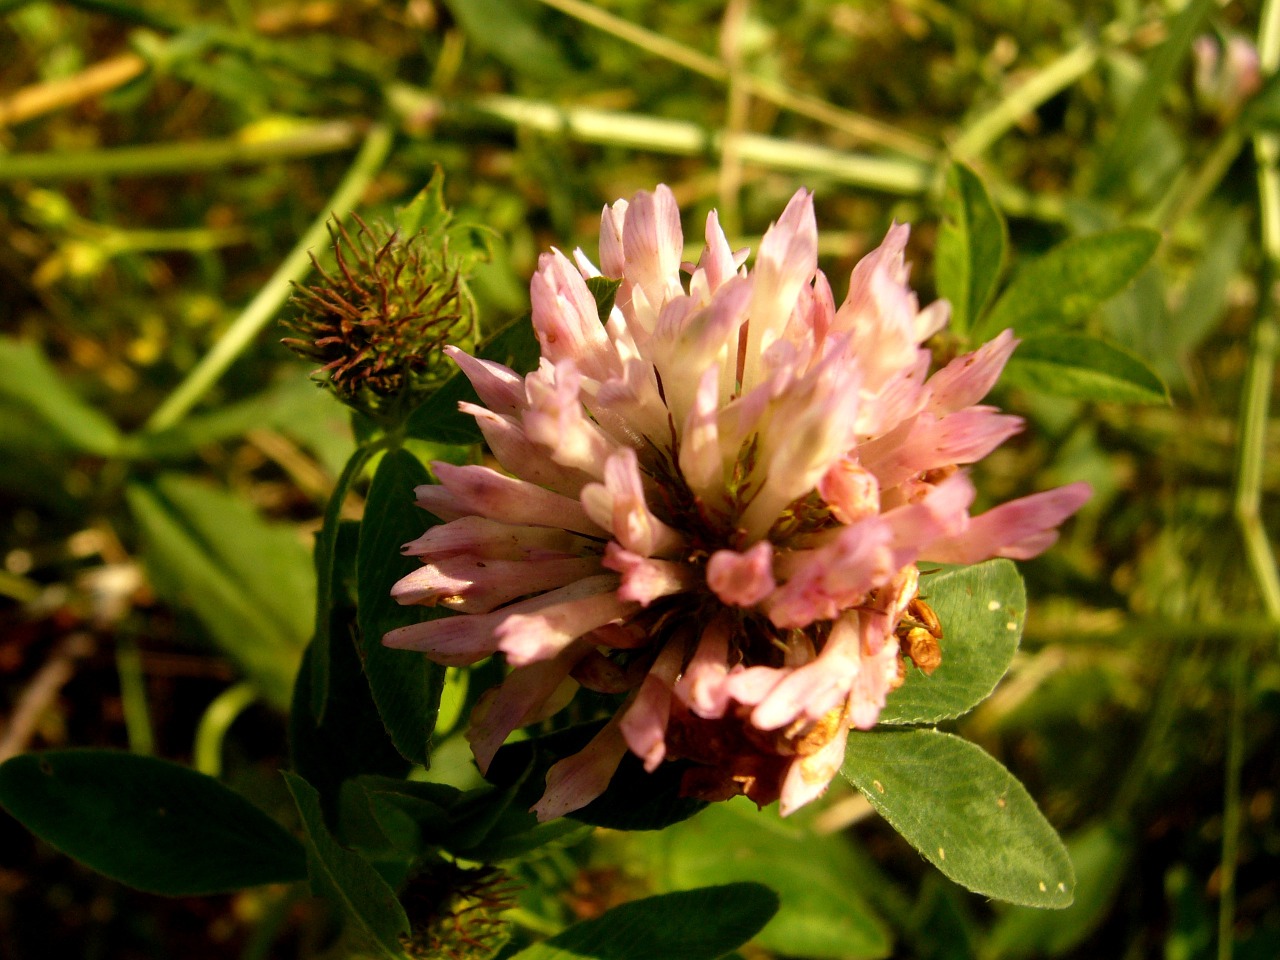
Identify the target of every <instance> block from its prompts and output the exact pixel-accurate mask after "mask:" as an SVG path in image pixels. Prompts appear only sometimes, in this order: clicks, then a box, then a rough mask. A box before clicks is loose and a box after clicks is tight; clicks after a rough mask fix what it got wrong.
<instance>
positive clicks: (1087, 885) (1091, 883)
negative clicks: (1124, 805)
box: [988, 823, 1133, 957]
mask: <svg viewBox="0 0 1280 960" xmlns="http://www.w3.org/2000/svg"><path fill="white" fill-rule="evenodd" d="M1067 850H1068V851H1069V852H1070V854H1071V862H1072V863H1073V864H1075V868H1076V878H1077V879H1076V899H1075V903H1073V904H1072V905H1071V906H1070V907H1068V908H1067V909H1066V910H1063V911H1061V912H1060V913H1044V912H1043V911H1040V910H1028V909H1026V908H1024V907H1011V908H1010V909H1009V910H1008V911H1007V912H1006V913H1005V914H1004V915H1003V916H1001V917H1000V919H999V920H998V921H996V924H995V926H994V927H993V928H992V930H991V933H990V934H989V938H988V942H989V945H990V947H991V949H992V952H993V953H994V954H996V955H998V956H1001V957H1029V956H1038V955H1042V954H1048V955H1049V956H1060V955H1061V954H1064V953H1066V952H1067V951H1069V950H1071V949H1072V948H1074V947H1076V946H1077V945H1078V944H1080V943H1081V942H1082V941H1083V940H1084V939H1085V938H1086V937H1088V936H1089V935H1090V934H1091V933H1093V931H1094V930H1095V929H1097V927H1098V925H1099V924H1101V923H1102V921H1103V920H1105V919H1106V917H1107V914H1108V913H1109V912H1110V910H1111V905H1112V904H1113V903H1114V902H1115V899H1116V894H1117V893H1119V891H1120V886H1121V884H1122V882H1123V881H1124V879H1125V874H1126V871H1127V868H1128V865H1129V860H1130V858H1131V856H1132V854H1133V837H1132V836H1131V835H1130V834H1129V832H1128V831H1126V830H1124V829H1121V828H1119V827H1115V826H1111V825H1109V824H1105V823H1097V824H1093V825H1092V826H1089V827H1086V828H1085V829H1084V830H1082V831H1080V832H1079V833H1077V834H1076V835H1075V836H1073V837H1071V838H1069V839H1068V840H1067Z"/></svg>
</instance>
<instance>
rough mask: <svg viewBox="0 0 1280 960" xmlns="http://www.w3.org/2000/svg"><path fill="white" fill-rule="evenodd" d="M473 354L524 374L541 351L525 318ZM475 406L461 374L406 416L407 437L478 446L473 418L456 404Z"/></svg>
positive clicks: (480, 436) (479, 436)
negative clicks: (463, 403) (475, 444)
mask: <svg viewBox="0 0 1280 960" xmlns="http://www.w3.org/2000/svg"><path fill="white" fill-rule="evenodd" d="M476 355H477V356H478V357H481V358H483V359H485V360H492V361H493V362H495V363H501V364H503V365H504V366H508V367H510V368H511V369H512V370H514V371H515V372H516V373H520V374H525V373H529V372H530V371H531V370H534V369H535V368H536V367H537V366H538V358H539V356H540V355H541V348H540V347H539V345H538V338H537V337H536V336H535V335H534V332H533V324H532V323H530V322H529V318H528V317H521V318H519V319H518V320H512V321H511V322H510V323H509V324H507V325H506V326H505V327H503V328H502V329H501V330H499V331H498V332H497V333H495V334H494V335H493V336H491V337H489V338H487V339H486V340H485V341H484V342H483V343H481V344H480V347H479V349H478V350H477V351H476ZM463 400H465V401H467V402H469V403H479V402H480V398H479V397H478V396H476V392H475V390H474V389H473V388H472V386H471V381H469V380H468V379H467V378H466V377H465V376H464V375H463V374H462V372H461V371H459V372H457V373H455V374H454V375H453V376H452V377H450V378H449V379H448V380H446V381H445V382H444V385H443V386H441V387H440V389H439V390H437V391H436V392H435V393H433V394H432V395H431V398H430V399H429V400H427V402H426V403H424V404H423V405H422V406H420V407H418V409H417V410H415V411H413V413H411V414H410V415H409V420H408V422H407V423H406V424H405V429H406V431H407V432H408V434H409V436H411V437H417V438H419V439H420V440H434V441H436V442H437V443H457V444H465V443H479V442H480V441H481V440H483V439H484V435H483V434H481V432H480V428H479V427H477V426H476V421H475V418H474V417H472V416H470V415H468V414H465V413H462V412H460V411H459V410H458V403H459V402H460V401H463Z"/></svg>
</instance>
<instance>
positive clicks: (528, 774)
mask: <svg viewBox="0 0 1280 960" xmlns="http://www.w3.org/2000/svg"><path fill="white" fill-rule="evenodd" d="M601 726H603V721H601V722H599V723H584V724H581V725H580V726H576V727H570V728H569V729H567V730H559V731H557V732H555V733H551V734H547V735H546V736H542V737H537V738H531V739H528V740H519V741H516V742H515V743H508V744H506V745H504V746H503V747H502V748H501V749H500V750H499V751H498V753H497V755H496V756H495V757H494V759H493V763H492V764H491V765H490V767H489V772H488V774H487V779H488V780H489V781H490V782H491V783H494V784H497V785H498V786H509V785H512V784H515V783H517V782H519V783H520V788H519V791H518V792H517V793H516V795H515V800H514V804H516V805H519V806H520V807H521V808H522V809H525V810H527V809H528V808H529V807H532V806H533V805H534V804H535V803H537V802H538V799H539V798H540V797H541V796H542V793H543V791H544V790H545V788H546V778H547V771H548V770H549V769H551V766H552V764H554V763H555V762H556V761H558V760H560V759H562V758H563V757H567V756H570V755H572V754H575V753H577V752H578V751H579V750H581V749H582V748H583V747H585V746H586V745H587V743H589V742H590V740H591V738H592V737H594V736H595V735H596V733H597V732H598V731H599V730H600V728H601ZM686 769H687V764H685V763H684V762H682V761H678V760H676V761H668V762H667V763H664V764H662V765H661V766H660V767H658V769H657V770H655V771H654V772H653V773H648V772H646V771H645V769H644V764H643V763H642V762H641V761H640V758H639V757H637V756H635V755H634V754H633V753H631V752H629V751H628V752H627V753H626V754H624V755H623V758H622V761H621V762H620V763H619V764H618V769H617V772H616V773H614V775H613V779H611V780H610V781H609V786H608V787H607V788H605V791H604V793H602V794H601V795H600V796H598V797H597V798H596V799H594V800H592V801H591V802H590V803H589V804H587V805H586V806H585V807H583V808H582V809H580V810H574V811H572V812H571V813H569V814H566V816H568V817H570V818H571V819H573V820H577V821H580V822H581V823H589V824H591V825H592V826H597V827H609V828H610V829H613V830H659V829H661V828H663V827H665V826H668V825H669V824H672V823H677V822H679V821H681V820H685V819H688V818H689V817H691V816H693V815H694V814H695V813H697V812H698V811H699V810H701V809H702V808H703V807H705V806H706V802H705V801H702V800H691V799H689V798H688V797H682V796H681V795H680V782H681V779H682V778H683V776H684V772H685V770H686Z"/></svg>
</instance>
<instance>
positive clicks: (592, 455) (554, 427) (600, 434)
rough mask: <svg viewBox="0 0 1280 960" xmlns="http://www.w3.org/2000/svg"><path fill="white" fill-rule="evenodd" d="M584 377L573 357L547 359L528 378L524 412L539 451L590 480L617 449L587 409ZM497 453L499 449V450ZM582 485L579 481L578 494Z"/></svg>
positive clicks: (525, 425) (598, 474) (526, 424)
mask: <svg viewBox="0 0 1280 960" xmlns="http://www.w3.org/2000/svg"><path fill="white" fill-rule="evenodd" d="M581 385H582V378H581V376H580V374H579V373H578V368H577V365H576V364H575V363H574V362H573V361H572V360H562V361H560V362H559V363H558V364H555V365H554V366H553V365H551V364H549V363H544V364H543V365H542V367H541V368H540V369H539V370H537V371H536V372H535V373H531V374H529V376H528V377H527V378H526V380H525V388H526V390H527V391H528V397H529V407H528V409H527V410H526V411H525V413H524V428H525V430H526V431H527V433H528V435H529V438H530V439H531V440H534V441H536V442H537V443H539V444H541V445H542V449H539V450H538V451H537V455H538V456H539V457H541V458H542V459H543V460H546V451H547V450H550V451H551V459H552V460H553V461H555V462H556V463H558V464H561V465H562V466H564V467H566V468H571V469H573V470H574V475H575V476H583V477H586V478H587V481H588V482H589V481H590V480H591V479H595V478H597V477H599V476H600V472H601V466H602V465H603V463H604V461H605V458H606V457H608V456H609V455H610V454H611V453H613V452H614V450H615V449H616V444H614V443H613V441H611V440H610V439H609V438H608V437H607V436H606V435H605V433H604V431H603V430H601V429H600V427H599V426H598V425H596V424H595V423H593V422H592V421H591V420H589V419H587V417H586V416H585V415H584V413H583V409H582V399H581ZM495 453H496V451H495ZM513 472H514V471H513ZM581 489H582V484H579V485H578V487H577V489H576V490H575V491H574V493H575V495H576V494H577V493H578V491H580V490H581Z"/></svg>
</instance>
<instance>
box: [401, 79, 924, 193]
mask: <svg viewBox="0 0 1280 960" xmlns="http://www.w3.org/2000/svg"><path fill="white" fill-rule="evenodd" d="M387 96H388V101H389V102H390V103H391V105H392V107H393V109H395V110H397V111H398V112H400V113H401V114H403V115H404V116H405V117H406V119H409V120H412V119H413V118H415V117H424V116H428V117H436V118H440V117H450V118H456V119H469V117H468V115H471V117H475V116H479V117H482V118H489V119H491V120H497V121H499V122H501V123H502V124H503V125H505V126H512V127H516V128H518V129H521V130H532V131H536V132H539V133H547V134H551V135H555V136H562V137H565V138H567V139H570V140H576V141H578V142H580V143H600V144H606V145H608V146H612V147H630V148H634V149H638V150H649V151H652V152H654V153H668V154H675V155H677V156H700V155H705V156H715V155H716V154H717V153H719V151H720V149H721V134H720V133H719V132H718V131H715V130H711V129H709V128H707V127H704V126H701V125H700V124H696V123H687V122H684V121H681V120H664V119H661V118H658V117H650V116H646V115H643V114H634V113H620V112H618V111H613V110H597V109H595V108H592V107H575V106H560V105H558V104H553V103H547V102H546V101H540V100H527V99H524V98H521V97H512V96H505V95H498V94H495V95H493V96H487V97H477V98H476V99H474V100H465V101H451V102H446V101H443V100H441V99H440V98H438V97H436V96H434V95H433V94H431V93H429V92H427V91H426V90H422V89H420V88H418V87H412V86H409V85H408V84H394V85H392V86H391V87H390V88H389V89H388V92H387ZM735 148H736V150H737V153H738V156H739V158H740V159H741V160H742V162H744V163H752V164H758V165H760V166H762V167H768V168H771V169H774V170H792V171H796V172H799V173H807V174H811V175H815V176H824V177H829V178H830V179H832V180H834V181H837V182H840V183H851V184H855V185H857V186H861V187H865V188H867V189H871V190H881V191H884V192H885V193H894V194H902V195H904V196H917V195H919V194H921V193H923V192H925V191H926V190H927V189H928V188H929V185H930V184H931V183H932V180H933V168H932V166H930V165H929V164H926V163H921V162H920V161H918V160H913V159H910V158H907V157H892V158H890V157H875V156H871V155H869V154H865V153H863V154H860V153H854V152H851V151H846V150H835V149H831V148H829V147H819V146H813V145H810V144H805V143H795V142H792V141H789V140H780V139H777V138H774V137H765V136H761V135H759V134H753V133H743V134H740V135H738V137H737V139H736V142H735Z"/></svg>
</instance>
